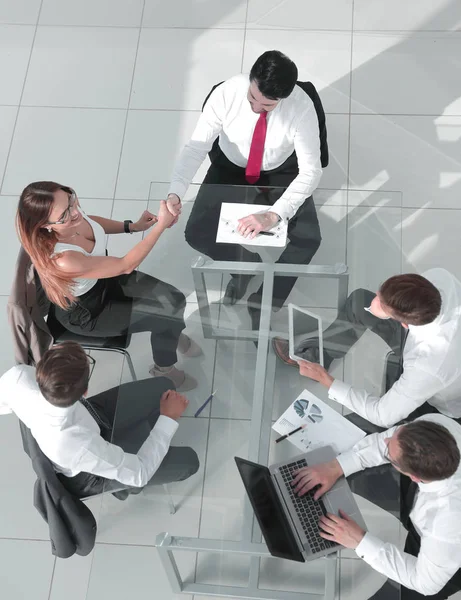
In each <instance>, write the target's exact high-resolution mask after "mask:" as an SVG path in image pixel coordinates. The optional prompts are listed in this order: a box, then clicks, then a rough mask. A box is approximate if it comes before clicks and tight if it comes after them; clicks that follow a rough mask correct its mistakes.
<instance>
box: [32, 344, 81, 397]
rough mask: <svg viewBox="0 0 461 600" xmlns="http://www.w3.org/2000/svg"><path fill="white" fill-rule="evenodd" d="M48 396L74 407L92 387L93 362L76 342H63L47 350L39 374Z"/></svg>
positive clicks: (37, 375)
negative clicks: (91, 368)
mask: <svg viewBox="0 0 461 600" xmlns="http://www.w3.org/2000/svg"><path fill="white" fill-rule="evenodd" d="M35 377H36V380H37V383H38V387H39V388H40V391H41V393H42V395H43V396H44V398H45V399H46V400H48V402H50V404H53V405H54V406H62V407H66V406H72V404H75V402H77V400H79V399H80V398H81V397H82V396H83V394H84V393H85V392H86V391H87V389H88V381H89V377H90V364H89V362H88V356H87V355H86V354H85V351H84V350H83V348H82V347H81V346H80V344H77V343H76V342H62V343H61V344H58V345H56V346H53V348H50V349H49V350H47V351H46V352H45V354H44V355H43V357H42V359H41V360H40V362H39V363H38V364H37V370H36V374H35Z"/></svg>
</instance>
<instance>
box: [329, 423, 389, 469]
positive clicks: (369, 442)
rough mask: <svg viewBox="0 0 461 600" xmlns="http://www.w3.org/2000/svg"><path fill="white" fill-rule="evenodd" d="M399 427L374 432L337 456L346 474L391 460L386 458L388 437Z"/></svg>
mask: <svg viewBox="0 0 461 600" xmlns="http://www.w3.org/2000/svg"><path fill="white" fill-rule="evenodd" d="M396 429H397V427H391V429H387V430H386V431H382V432H381V433H372V434H371V435H367V436H366V437H364V438H363V439H362V440H360V441H359V442H357V444H355V445H354V446H352V448H351V449H350V450H347V451H346V452H342V453H341V454H340V455H339V456H337V457H336V460H337V461H338V462H339V464H340V465H341V468H342V470H343V473H344V476H345V477H349V475H352V473H357V471H363V469H368V468H370V467H378V466H379V465H384V464H386V463H388V462H389V460H388V459H387V458H386V455H385V450H386V447H387V444H386V439H387V438H390V437H392V436H393V434H394V432H395V430H396Z"/></svg>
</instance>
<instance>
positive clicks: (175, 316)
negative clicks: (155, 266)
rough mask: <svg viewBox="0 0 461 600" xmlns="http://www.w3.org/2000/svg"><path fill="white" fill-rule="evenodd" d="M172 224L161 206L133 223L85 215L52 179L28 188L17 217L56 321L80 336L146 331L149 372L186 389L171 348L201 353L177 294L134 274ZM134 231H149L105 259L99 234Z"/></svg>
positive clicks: (188, 381)
mask: <svg viewBox="0 0 461 600" xmlns="http://www.w3.org/2000/svg"><path fill="white" fill-rule="evenodd" d="M174 222H175V217H174V216H173V215H171V213H170V212H169V211H168V209H167V208H166V205H165V202H163V201H162V202H161V203H160V210H159V214H158V216H157V217H156V216H155V215H153V214H151V213H150V212H148V211H147V210H146V211H144V212H143V214H142V215H141V217H140V219H139V220H138V221H137V222H136V223H132V222H131V221H124V222H123V221H114V220H112V219H106V218H103V217H98V216H93V215H92V216H87V215H86V214H85V213H84V212H83V210H82V209H81V207H80V204H79V201H78V198H77V195H76V193H75V192H74V190H73V189H72V188H70V187H67V186H65V185H60V184H58V183H55V182H53V181H38V182H36V183H31V184H30V185H28V186H27V187H26V188H25V189H24V191H23V192H22V194H21V197H20V200H19V206H18V212H17V218H16V224H17V229H18V235H19V238H20V241H21V243H22V245H23V247H24V249H25V250H26V252H27V253H28V254H29V256H30V258H31V260H32V262H33V264H34V267H35V269H36V271H37V273H38V275H39V277H40V281H41V283H42V286H43V288H44V290H45V293H46V295H47V296H48V299H49V300H50V301H51V302H52V304H53V305H54V314H55V318H56V319H57V320H58V321H59V322H60V323H61V324H62V325H63V326H64V327H65V328H66V329H68V330H69V331H72V332H74V333H77V334H80V335H89V336H101V337H106V336H116V335H120V334H122V333H126V332H127V331H128V330H129V331H130V332H131V333H136V332H141V331H150V332H151V346H152V356H153V359H154V364H153V365H152V366H151V368H150V370H149V372H150V374H151V375H153V376H154V377H155V376H165V377H169V378H170V379H171V380H172V381H173V382H174V384H175V385H176V387H177V388H178V389H180V390H182V391H187V390H191V389H193V388H194V387H196V385H197V382H196V381H195V380H194V379H193V378H192V377H191V376H189V375H186V374H185V373H184V371H181V370H179V369H177V368H176V366H175V363H176V361H177V354H176V351H177V350H178V351H179V352H180V353H181V354H183V355H185V356H188V357H191V356H198V355H199V354H201V349H200V347H199V346H198V345H197V344H196V343H195V342H194V341H193V340H191V339H190V338H189V337H188V336H187V335H185V334H184V333H182V331H183V329H184V328H185V323H184V318H183V314H184V308H185V306H186V299H185V297H184V294H182V293H181V292H180V291H179V290H177V289H176V288H175V287H173V286H172V285H170V284H168V283H165V282H163V281H160V280H159V279H156V278H155V277H152V276H150V275H147V274H145V273H141V272H139V271H136V268H137V267H138V266H139V264H140V263H141V262H142V261H143V260H144V258H145V257H146V256H147V255H148V254H149V252H150V251H151V250H152V248H153V247H154V246H155V244H156V243H157V241H158V239H159V238H160V236H161V235H162V233H163V232H164V231H165V229H167V228H168V227H170V226H171V225H172V224H173V223H174ZM154 224H155V227H152V226H153V225H154ZM148 230H149V231H148ZM135 231H146V232H147V231H148V233H146V235H145V237H144V239H143V240H142V241H140V242H139V243H138V244H136V246H134V248H132V249H131V250H130V251H129V252H127V254H125V256H122V257H121V258H117V257H115V256H107V253H106V234H109V235H111V234H115V233H123V232H126V233H133V232H135Z"/></svg>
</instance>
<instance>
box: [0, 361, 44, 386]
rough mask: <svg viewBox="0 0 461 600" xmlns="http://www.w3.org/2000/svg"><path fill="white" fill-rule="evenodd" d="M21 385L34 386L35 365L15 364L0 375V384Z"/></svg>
mask: <svg viewBox="0 0 461 600" xmlns="http://www.w3.org/2000/svg"><path fill="white" fill-rule="evenodd" d="M8 384H11V385H15V384H18V385H22V386H25V387H32V388H36V387H37V384H36V380H35V367H31V366H30V365H15V366H14V367H11V369H9V370H8V371H6V373H4V374H3V375H2V376H1V377H0V385H8Z"/></svg>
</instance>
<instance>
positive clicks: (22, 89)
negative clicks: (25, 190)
mask: <svg viewBox="0 0 461 600" xmlns="http://www.w3.org/2000/svg"><path fill="white" fill-rule="evenodd" d="M42 6H43V0H40V7H39V9H38V16H37V22H36V24H35V29H34V35H33V36H32V42H31V45H30V52H29V58H28V60H27V67H26V71H25V73H24V81H23V83H22V88H21V94H20V96H19V103H18V105H17V110H16V118H15V120H14V125H13V131H12V132H11V140H10V144H9V147H8V153H7V155H6V160H5V166H4V168H3V174H2V178H1V181H0V194H1V193H2V191H3V185H4V183H5V178H6V173H7V170H8V163H9V161H10V155H11V149H12V147H13V143H14V136H15V133H16V127H17V124H18V120H19V113H20V111H21V102H22V98H23V96H24V90H25V89H26V83H27V76H28V74H29V67H30V63H31V60H32V54H33V52H34V45H35V38H36V37H37V31H38V22H39V20H40V13H41V12H42Z"/></svg>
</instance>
